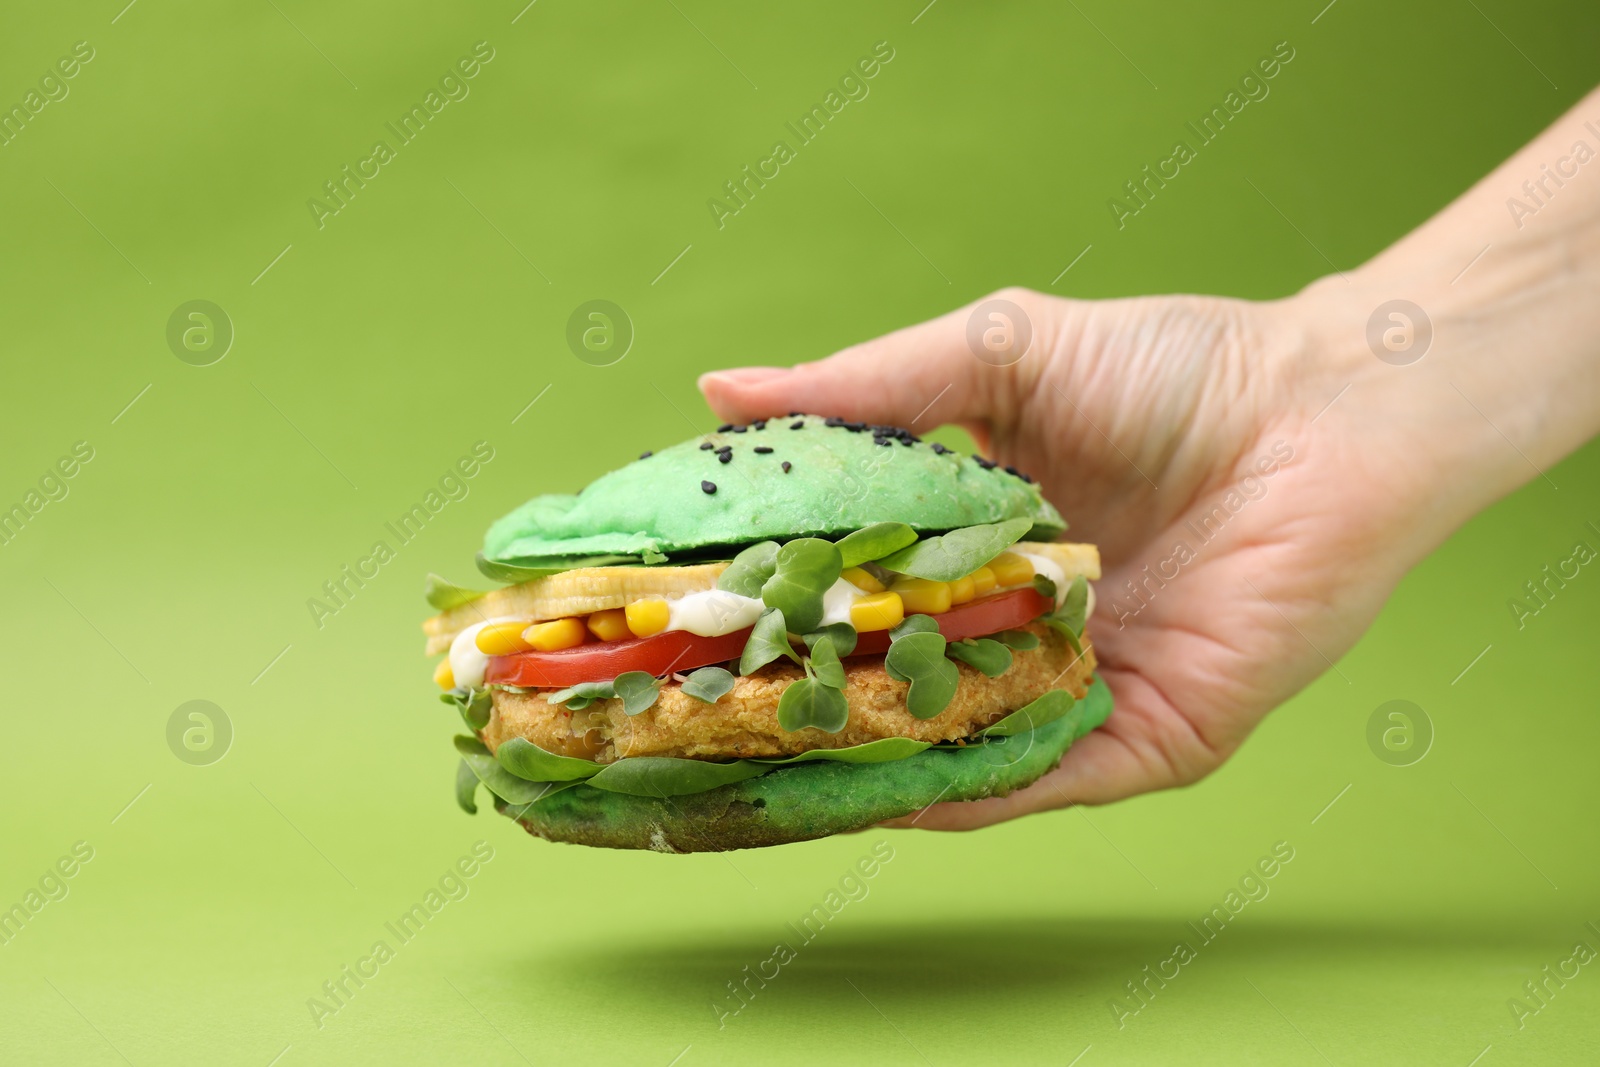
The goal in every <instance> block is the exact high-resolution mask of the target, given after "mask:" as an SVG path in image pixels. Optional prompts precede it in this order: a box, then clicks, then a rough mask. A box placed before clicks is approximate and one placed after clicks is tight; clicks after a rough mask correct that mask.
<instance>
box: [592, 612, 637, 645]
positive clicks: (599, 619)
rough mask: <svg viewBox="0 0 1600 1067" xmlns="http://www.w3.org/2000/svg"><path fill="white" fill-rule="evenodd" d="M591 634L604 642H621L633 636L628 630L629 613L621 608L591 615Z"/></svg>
mask: <svg viewBox="0 0 1600 1067" xmlns="http://www.w3.org/2000/svg"><path fill="white" fill-rule="evenodd" d="M589 632H590V633H592V634H594V635H595V636H596V637H598V638H599V639H600V640H602V641H621V640H624V639H626V638H629V637H632V636H633V632H632V631H631V630H629V629H628V613H627V612H625V611H623V610H622V609H621V608H611V609H609V610H607V611H597V612H595V613H594V614H593V615H590V616H589Z"/></svg>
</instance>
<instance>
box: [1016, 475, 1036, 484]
mask: <svg viewBox="0 0 1600 1067" xmlns="http://www.w3.org/2000/svg"><path fill="white" fill-rule="evenodd" d="M1017 477H1018V478H1021V479H1022V480H1023V481H1025V482H1027V483H1028V484H1029V485H1032V484H1033V479H1032V478H1030V477H1029V476H1028V475H1027V474H1019V475H1017Z"/></svg>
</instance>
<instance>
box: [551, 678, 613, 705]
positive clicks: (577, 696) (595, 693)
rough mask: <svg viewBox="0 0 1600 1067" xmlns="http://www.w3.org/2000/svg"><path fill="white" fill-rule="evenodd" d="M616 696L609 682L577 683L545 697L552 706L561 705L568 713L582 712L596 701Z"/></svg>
mask: <svg viewBox="0 0 1600 1067" xmlns="http://www.w3.org/2000/svg"><path fill="white" fill-rule="evenodd" d="M616 695H617V691H616V689H615V687H614V686H613V685H612V683H610V682H579V683H578V684H577V685H574V686H569V687H567V688H566V689H560V690H557V691H556V692H554V693H551V694H550V695H549V696H547V697H545V699H546V700H548V701H549V702H550V703H552V704H561V705H563V706H565V707H566V709H567V710H568V711H582V710H583V709H584V708H586V707H588V706H589V705H590V704H593V703H594V702H595V701H596V700H610V699H611V698H612V697H614V696H616Z"/></svg>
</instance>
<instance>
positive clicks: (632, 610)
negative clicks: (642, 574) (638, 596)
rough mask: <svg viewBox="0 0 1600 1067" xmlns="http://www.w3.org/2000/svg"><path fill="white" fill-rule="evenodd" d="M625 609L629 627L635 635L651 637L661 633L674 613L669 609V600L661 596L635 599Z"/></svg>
mask: <svg viewBox="0 0 1600 1067" xmlns="http://www.w3.org/2000/svg"><path fill="white" fill-rule="evenodd" d="M623 611H624V612H625V613H626V615H627V619H628V629H629V630H630V631H632V633H633V636H635V637H650V636H653V635H654V634H658V633H660V632H661V631H662V630H665V629H666V628H667V623H668V622H669V621H670V620H671V618H672V613H671V612H670V611H668V610H667V602H666V601H665V600H662V599H661V598H660V597H651V598H650V599H648V600H635V601H634V602H633V603H632V604H629V605H628V606H627V607H626V608H624V609H623Z"/></svg>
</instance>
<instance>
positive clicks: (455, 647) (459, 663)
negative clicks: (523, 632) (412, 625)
mask: <svg viewBox="0 0 1600 1067" xmlns="http://www.w3.org/2000/svg"><path fill="white" fill-rule="evenodd" d="M521 621H522V620H520V619H518V618H517V617H516V616H515V615H500V616H497V617H496V618H493V619H485V620H483V621H482V622H475V623H473V624H472V625H471V626H469V627H467V628H466V629H465V630H462V631H461V632H460V633H458V634H456V636H455V640H453V641H451V642H450V674H451V675H452V676H453V677H454V678H455V682H456V684H457V685H465V686H471V687H472V688H474V689H476V688H477V687H478V686H480V685H482V684H483V672H484V671H485V670H487V669H488V667H489V657H488V656H487V655H485V654H484V653H483V652H481V651H479V650H478V631H479V630H481V629H483V628H484V627H485V626H488V625H489V624H490V623H494V622H521Z"/></svg>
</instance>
